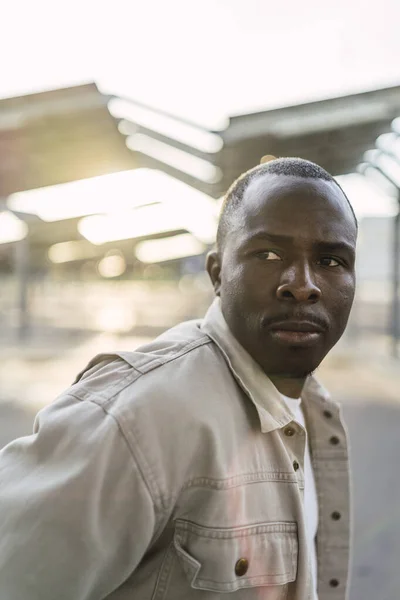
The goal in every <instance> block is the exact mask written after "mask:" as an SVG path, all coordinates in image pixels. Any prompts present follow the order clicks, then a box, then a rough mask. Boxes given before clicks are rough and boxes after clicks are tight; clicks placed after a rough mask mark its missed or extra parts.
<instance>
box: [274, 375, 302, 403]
mask: <svg viewBox="0 0 400 600" xmlns="http://www.w3.org/2000/svg"><path fill="white" fill-rule="evenodd" d="M268 377H269V378H270V380H271V381H272V383H273V384H274V386H275V387H276V388H277V390H278V391H279V392H280V393H281V394H283V395H284V396H288V397H289V398H300V396H301V393H302V391H303V387H304V384H305V382H306V379H307V377H299V378H294V377H281V376H276V375H268Z"/></svg>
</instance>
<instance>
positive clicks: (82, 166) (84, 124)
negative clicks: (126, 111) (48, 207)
mask: <svg viewBox="0 0 400 600" xmlns="http://www.w3.org/2000/svg"><path fill="white" fill-rule="evenodd" d="M108 100H109V97H108V96H105V95H103V94H101V93H100V92H99V90H98V89H97V87H96V85H95V84H93V83H92V84H87V85H81V86H76V87H70V88H65V89H58V90H52V91H49V92H43V93H38V94H31V95H27V96H20V97H17V98H7V99H4V100H0V197H6V196H9V195H10V194H12V193H14V192H19V191H24V190H31V189H35V188H41V187H45V186H49V185H55V184H59V183H65V182H68V181H73V180H76V179H84V178H87V177H93V176H95V175H101V174H104V173H111V172H114V171H121V170H124V169H130V168H132V167H134V157H133V156H132V153H130V152H129V150H128V149H127V147H126V145H125V143H124V140H123V138H122V136H121V135H120V133H119V132H118V129H117V125H116V123H115V120H114V119H113V118H112V116H111V115H110V113H109V111H108V108H107V102H108Z"/></svg>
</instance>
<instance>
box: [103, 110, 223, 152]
mask: <svg viewBox="0 0 400 600" xmlns="http://www.w3.org/2000/svg"><path fill="white" fill-rule="evenodd" d="M108 108H109V111H110V113H111V114H112V115H113V116H114V117H116V118H117V119H126V120H128V121H131V122H133V123H136V124H137V125H141V126H142V127H145V128H146V129H151V130H153V131H156V132H158V133H160V134H161V135H164V136H165V137H169V138H171V139H173V140H176V141H177V142H181V143H182V144H185V145H187V146H190V147H192V148H196V149H197V150H200V151H201V152H207V153H215V152H219V151H220V150H221V149H222V147H223V140H222V138H221V137H220V136H219V135H217V134H215V133H211V132H209V131H205V130H204V129H200V128H199V127H195V126H194V125H189V124H187V123H182V121H179V120H177V119H174V118H173V117H168V116H166V115H162V114H160V113H157V112H156V111H153V110H151V109H148V108H144V107H141V106H136V105H134V104H131V103H130V102H127V101H126V100H119V99H117V98H114V99H113V100H110V102H109V103H108Z"/></svg>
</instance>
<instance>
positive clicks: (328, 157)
mask: <svg viewBox="0 0 400 600" xmlns="http://www.w3.org/2000/svg"><path fill="white" fill-rule="evenodd" d="M113 102H115V100H113V101H112V102H111V104H110V109H111V111H112V113H113V114H114V116H115V117H116V118H117V119H119V120H120V130H121V132H122V133H124V134H126V135H127V136H128V139H127V143H128V145H129V147H130V148H132V149H133V151H134V152H135V154H136V160H137V161H138V162H139V163H140V165H141V166H154V167H156V168H158V169H163V170H165V171H166V172H168V173H170V174H171V175H173V176H174V177H178V178H180V179H182V180H183V181H185V182H186V183H188V184H189V185H192V186H194V187H196V188H198V189H200V190H202V191H204V192H206V193H207V194H209V195H211V196H213V197H215V198H218V197H219V196H221V194H223V193H224V192H225V191H226V189H227V188H228V187H229V185H230V184H231V183H232V181H233V180H234V179H235V178H236V177H238V176H239V175H240V174H241V173H243V172H244V171H246V170H247V169H249V168H251V167H253V166H254V165H256V164H258V163H259V161H260V158H261V157H262V156H263V155H265V154H272V155H274V156H300V157H302V158H306V159H308V160H312V161H314V162H317V163H318V164H320V165H321V166H323V167H324V168H326V169H327V170H328V171H329V172H330V173H332V174H333V175H339V174H344V173H350V172H352V171H354V170H355V169H356V166H357V164H358V163H359V162H360V160H361V158H362V156H363V153H364V152H365V151H366V150H368V148H371V147H373V145H374V142H375V139H376V137H377V136H378V135H380V134H381V133H384V132H387V131H390V123H391V121H392V120H393V119H394V118H395V117H397V116H398V115H399V114H400V86H396V87H391V88H385V89H381V90H375V91H370V92H365V93H361V94H354V95H350V96H344V97H339V98H332V99H329V100H322V101H318V102H311V103H307V104H301V105H296V106H289V107H285V108H279V109H275V110H269V111H264V112H257V113H252V114H243V115H237V116H231V117H230V119H229V122H228V124H227V127H226V129H224V130H223V131H218V132H216V131H214V132H207V131H205V130H202V129H201V128H199V127H198V125H194V124H189V123H186V122H184V121H182V120H181V119H179V118H178V117H173V116H172V115H165V114H163V113H162V112H161V111H157V110H154V109H152V108H150V107H145V106H143V105H142V104H139V103H135V102H133V101H131V100H126V101H123V103H121V101H119V102H118V103H115V104H114V106H113ZM143 111H145V113H144V112H143ZM152 115H153V116H152ZM151 116H152V118H151ZM162 117H163V118H164V123H163V122H162V120H161V118H162ZM173 120H175V123H176V131H177V134H176V135H174V133H173V132H174V127H173ZM152 122H153V123H154V125H153V126H152ZM182 125H183V126H186V127H191V128H192V129H193V133H195V132H196V130H197V132H198V134H199V133H200V134H203V135H206V134H213V135H214V136H215V135H216V134H217V135H218V136H219V137H220V138H221V140H222V144H221V147H220V148H218V144H217V143H214V147H213V148H211V146H212V142H213V138H210V140H209V142H210V143H209V149H208V151H204V150H203V151H202V150H201V149H200V147H199V143H198V142H199V135H197V136H194V135H193V136H192V139H193V141H190V139H189V138H188V137H187V136H186V139H185V137H184V136H183V135H181V128H182ZM178 132H179V134H178ZM168 148H169V149H170V152H169V153H168ZM175 150H178V151H180V152H181V154H179V153H177V152H175ZM185 153H186V156H185ZM191 157H194V158H195V159H197V162H196V161H194V162H193V161H192V162H190V158H191ZM198 161H200V162H198ZM201 161H203V162H201ZM204 161H206V163H205V162H204ZM213 168H214V170H213Z"/></svg>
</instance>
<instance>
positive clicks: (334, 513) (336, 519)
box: [331, 510, 342, 521]
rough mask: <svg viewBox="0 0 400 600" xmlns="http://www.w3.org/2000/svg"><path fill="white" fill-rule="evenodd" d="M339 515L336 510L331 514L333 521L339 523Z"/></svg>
mask: <svg viewBox="0 0 400 600" xmlns="http://www.w3.org/2000/svg"><path fill="white" fill-rule="evenodd" d="M341 516H342V515H341V514H340V512H338V511H337V510H335V511H334V512H333V513H332V514H331V517H332V519H333V520H334V521H339V519H340V518H341Z"/></svg>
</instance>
